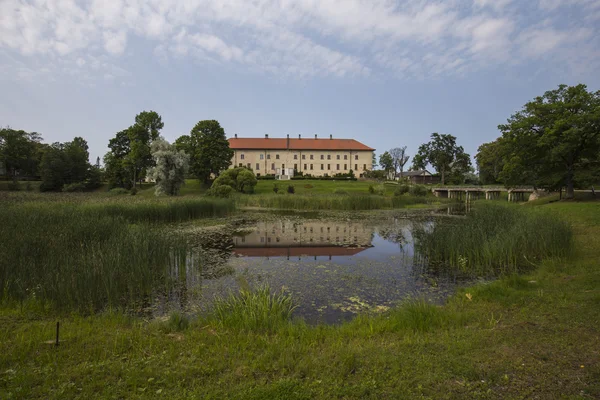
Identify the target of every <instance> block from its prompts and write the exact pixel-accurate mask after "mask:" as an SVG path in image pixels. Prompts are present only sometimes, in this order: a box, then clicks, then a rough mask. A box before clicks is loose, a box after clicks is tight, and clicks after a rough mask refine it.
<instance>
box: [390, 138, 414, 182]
mask: <svg viewBox="0 0 600 400" xmlns="http://www.w3.org/2000/svg"><path fill="white" fill-rule="evenodd" d="M390 156H392V164H393V167H394V172H396V173H398V172H400V178H402V173H403V172H404V166H405V165H406V163H407V162H408V160H409V159H410V156H409V155H407V154H406V146H403V147H395V148H393V149H391V150H390Z"/></svg>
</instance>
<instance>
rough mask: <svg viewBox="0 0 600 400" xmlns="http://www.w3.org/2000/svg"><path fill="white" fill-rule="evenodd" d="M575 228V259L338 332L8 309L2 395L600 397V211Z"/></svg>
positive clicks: (2, 337)
mask: <svg viewBox="0 0 600 400" xmlns="http://www.w3.org/2000/svg"><path fill="white" fill-rule="evenodd" d="M539 207H544V208H547V209H548V210H550V211H552V212H553V213H554V214H555V215H556V216H557V217H560V218H566V219H567V220H569V221H572V225H573V229H574V242H575V249H574V252H573V254H572V255H571V256H570V258H569V260H567V261H564V262H561V261H546V262H543V263H541V264H540V265H539V266H538V268H537V269H536V270H535V271H533V272H532V273H530V274H528V275H525V276H511V277H507V278H504V279H501V280H499V281H496V282H493V283H489V284H485V285H479V286H475V287H470V288H468V289H464V290H461V291H460V292H459V293H457V294H456V295H455V296H453V297H452V298H451V299H450V300H449V301H448V303H447V304H446V305H444V306H442V307H436V306H432V305H426V304H422V303H418V302H417V303H412V304H407V305H405V306H402V307H400V308H398V309H394V310H392V311H390V312H389V313H387V314H385V315H384V316H378V317H377V316H365V317H359V318H357V319H355V320H354V321H352V322H350V323H346V324H343V325H341V326H319V327H316V328H312V327H307V326H306V325H304V324H302V323H292V324H284V325H281V326H279V327H278V328H277V329H276V330H275V331H271V332H260V331H248V330H244V329H239V328H236V327H227V326H218V325H214V324H195V323H193V322H192V323H191V324H190V325H189V326H186V325H187V324H186V323H181V322H178V321H177V320H176V318H175V320H173V318H172V320H171V321H152V322H149V321H145V320H143V319H139V318H132V317H127V316H124V315H122V314H115V313H112V314H111V313H104V314H101V315H96V316H93V317H79V316H71V317H64V318H61V340H62V342H61V345H60V346H58V347H54V346H53V345H51V344H47V343H46V342H47V341H50V342H51V341H52V340H53V339H54V336H55V329H56V325H55V324H56V319H55V318H48V317H46V316H44V314H43V313H42V312H40V311H39V310H36V309H35V308H27V307H25V308H23V309H14V308H13V309H4V310H2V311H1V314H0V326H1V328H0V354H2V356H0V398H61V399H62V398H76V397H87V398H111V397H117V398H189V397H194V396H196V397H200V398H244V399H247V398H250V399H253V398H255V399H261V398H264V399H277V398H280V399H313V398H397V397H405V398H431V399H439V398H457V397H458V398H489V399H494V398H498V399H500V398H503V399H504V398H523V397H532V398H544V399H545V398H558V397H561V398H562V397H566V398H597V397H598V396H600V384H599V383H598V382H600V353H599V350H598V346H597V344H598V343H599V342H600V307H599V305H600V289H599V288H600V270H599V269H598V267H597V260H598V258H599V257H600V239H599V238H600V203H596V202H593V203H592V202H590V203H578V202H561V203H552V204H547V205H543V206H539Z"/></svg>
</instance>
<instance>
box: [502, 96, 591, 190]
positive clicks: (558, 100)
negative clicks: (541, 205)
mask: <svg viewBox="0 0 600 400" xmlns="http://www.w3.org/2000/svg"><path fill="white" fill-rule="evenodd" d="M498 129H500V131H501V132H502V139H501V140H502V143H503V146H504V153H505V164H504V167H503V169H502V173H501V179H502V180H503V181H504V183H505V184H507V185H515V184H520V185H525V184H527V185H534V186H536V187H546V188H548V189H556V188H558V187H562V186H563V185H564V186H566V197H567V198H573V197H574V189H575V183H576V181H577V177H578V175H580V174H583V173H585V168H586V165H588V166H589V165H590V163H591V164H594V163H595V162H597V161H598V159H599V153H600V91H597V92H589V91H588V90H587V86H585V85H583V84H580V85H577V86H567V85H560V86H559V87H558V89H555V90H551V91H547V92H546V93H544V95H543V96H538V97H536V98H535V99H533V100H532V101H530V102H528V103H527V104H525V105H524V106H523V109H522V110H521V111H518V112H516V113H515V114H513V115H512V116H511V117H510V118H509V119H508V121H507V123H506V124H504V125H499V126H498Z"/></svg>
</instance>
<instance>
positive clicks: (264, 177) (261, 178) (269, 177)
mask: <svg viewBox="0 0 600 400" xmlns="http://www.w3.org/2000/svg"><path fill="white" fill-rule="evenodd" d="M256 179H258V180H259V181H268V180H271V181H272V180H275V175H270V174H266V175H258V174H257V175H256Z"/></svg>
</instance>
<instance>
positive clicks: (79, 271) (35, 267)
mask: <svg viewBox="0 0 600 400" xmlns="http://www.w3.org/2000/svg"><path fill="white" fill-rule="evenodd" d="M232 208H233V203H232V202H229V201H220V200H214V201H213V200H208V199H206V200H205V199H202V200H185V201H173V202H135V203H133V204H127V203H114V204H113V203H92V204H87V203H81V204H76V203H69V202H65V203H58V202H57V203H38V202H32V203H27V204H23V205H18V204H7V205H5V206H4V207H2V209H0V254H1V255H2V256H1V257H0V301H2V302H3V303H10V302H20V303H23V302H26V301H30V300H34V301H36V302H41V303H43V304H46V305H49V306H51V307H53V308H56V309H58V310H73V309H76V310H81V311H87V312H93V311H96V310H98V309H101V308H104V307H117V308H122V307H126V306H127V307H133V306H134V307H145V306H148V305H149V303H150V297H151V296H152V295H153V294H154V293H155V291H156V289H157V287H158V288H164V290H165V291H166V290H169V288H170V287H172V286H173V285H174V283H175V282H174V279H175V278H172V276H176V275H177V274H176V273H174V271H175V270H177V269H181V268H186V262H185V257H186V255H187V254H188V249H187V244H186V242H185V241H184V240H181V238H179V237H178V236H176V235H171V234H169V235H166V234H165V232H163V231H161V230H159V229H158V227H157V226H156V225H152V224H151V223H152V222H172V221H183V220H187V219H192V218H198V217H208V216H216V215H223V214H225V213H227V212H228V211H229V210H231V209H232Z"/></svg>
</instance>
